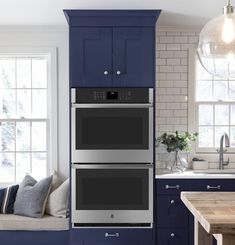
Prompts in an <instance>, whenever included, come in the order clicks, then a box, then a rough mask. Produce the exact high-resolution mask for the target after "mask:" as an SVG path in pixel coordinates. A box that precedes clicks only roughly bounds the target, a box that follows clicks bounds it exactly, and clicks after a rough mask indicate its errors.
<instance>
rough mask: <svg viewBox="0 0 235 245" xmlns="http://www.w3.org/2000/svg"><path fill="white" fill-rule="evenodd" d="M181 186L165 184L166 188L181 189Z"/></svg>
mask: <svg viewBox="0 0 235 245" xmlns="http://www.w3.org/2000/svg"><path fill="white" fill-rule="evenodd" d="M179 188H180V186H179V185H165V189H167V190H168V189H177V190H179Z"/></svg>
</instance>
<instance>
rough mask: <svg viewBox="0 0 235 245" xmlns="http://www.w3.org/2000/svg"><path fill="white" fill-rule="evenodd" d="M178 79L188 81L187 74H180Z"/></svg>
mask: <svg viewBox="0 0 235 245" xmlns="http://www.w3.org/2000/svg"><path fill="white" fill-rule="evenodd" d="M180 79H181V80H188V73H186V72H185V73H180Z"/></svg>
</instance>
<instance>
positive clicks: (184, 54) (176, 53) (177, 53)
mask: <svg viewBox="0 0 235 245" xmlns="http://www.w3.org/2000/svg"><path fill="white" fill-rule="evenodd" d="M186 57H188V52H187V51H174V58H186Z"/></svg>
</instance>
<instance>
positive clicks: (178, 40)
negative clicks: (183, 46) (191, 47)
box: [174, 36, 188, 43]
mask: <svg viewBox="0 0 235 245" xmlns="http://www.w3.org/2000/svg"><path fill="white" fill-rule="evenodd" d="M174 42H175V43H187V42H188V37H187V36H180V37H175V38H174Z"/></svg>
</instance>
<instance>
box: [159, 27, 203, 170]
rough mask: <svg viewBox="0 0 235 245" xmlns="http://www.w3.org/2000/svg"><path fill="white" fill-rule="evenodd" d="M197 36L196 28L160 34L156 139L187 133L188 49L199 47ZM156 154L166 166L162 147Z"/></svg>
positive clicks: (161, 164)
mask: <svg viewBox="0 0 235 245" xmlns="http://www.w3.org/2000/svg"><path fill="white" fill-rule="evenodd" d="M198 35H199V31H198V30H196V29H189V30H188V29H187V30H182V29H169V28H168V29H166V28H165V29H164V28H159V29H158V31H157V38H156V47H157V51H156V52H157V53H156V57H157V58H156V59H157V60H156V63H157V66H156V76H157V77H156V102H157V103H156V107H157V111H156V131H157V132H156V136H159V135H161V134H162V133H164V132H171V133H172V132H175V131H176V130H177V131H187V130H188V102H187V96H188V69H189V67H188V63H189V52H188V50H189V48H196V45H197V42H198ZM189 109H190V108H189ZM156 152H157V159H158V163H159V164H160V166H159V167H164V166H165V165H166V164H167V161H168V160H169V157H170V155H169V154H168V153H166V152H165V151H164V150H162V149H159V148H158V149H157V151H156Z"/></svg>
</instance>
